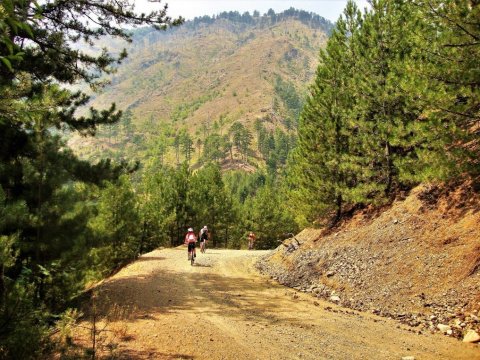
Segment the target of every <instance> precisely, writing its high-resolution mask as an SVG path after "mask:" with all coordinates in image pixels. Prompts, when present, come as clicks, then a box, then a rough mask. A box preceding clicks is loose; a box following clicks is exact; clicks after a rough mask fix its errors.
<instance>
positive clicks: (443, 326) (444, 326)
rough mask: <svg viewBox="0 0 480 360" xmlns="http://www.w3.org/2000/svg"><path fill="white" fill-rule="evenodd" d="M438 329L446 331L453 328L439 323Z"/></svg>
mask: <svg viewBox="0 0 480 360" xmlns="http://www.w3.org/2000/svg"><path fill="white" fill-rule="evenodd" d="M437 329H438V330H440V331H441V332H442V333H446V332H447V331H448V330H452V328H451V327H450V326H448V325H445V324H438V325H437Z"/></svg>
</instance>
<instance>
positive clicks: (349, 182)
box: [289, 2, 365, 222]
mask: <svg viewBox="0 0 480 360" xmlns="http://www.w3.org/2000/svg"><path fill="white" fill-rule="evenodd" d="M344 14H345V20H344V19H343V18H340V19H339V21H338V22H337V27H336V29H335V30H334V31H333V33H332V36H331V38H330V39H329V41H328V43H327V47H326V49H325V50H322V51H321V53H320V65H319V67H318V69H317V75H316V78H315V82H314V84H313V85H312V86H311V89H310V95H309V96H308V98H307V100H306V104H305V106H304V108H303V110H302V113H301V116H300V125H299V139H298V147H297V149H296V151H295V153H294V154H293V155H292V157H291V161H290V164H291V165H290V170H289V173H290V177H289V179H290V181H291V183H292V186H293V188H292V194H293V198H294V199H295V202H296V203H297V204H299V203H300V204H309V205H308V207H309V209H303V212H306V215H307V217H309V216H318V215H319V214H322V213H323V214H324V216H325V215H327V216H328V214H329V213H330V211H332V210H334V211H335V217H334V222H336V221H338V220H339V218H340V215H341V212H342V206H343V204H344V203H345V202H347V203H348V202H353V200H354V199H353V197H355V198H357V199H356V200H358V198H359V195H358V193H359V192H360V193H363V192H365V189H363V191H358V190H359V186H360V184H361V181H360V180H359V179H358V178H359V177H360V176H361V175H360V172H359V167H360V165H359V164H358V163H357V160H358V157H357V156H355V155H356V154H357V152H358V150H357V149H355V147H356V144H355V139H354V138H353V137H352V135H353V128H354V126H355V123H354V121H352V119H351V114H350V112H349V109H351V108H352V107H353V106H354V104H355V101H356V99H355V97H354V96H353V95H354V94H353V92H352V91H351V87H352V83H351V79H352V76H353V74H354V73H355V71H356V57H357V55H356V54H355V49H354V45H355V44H354V40H353V39H355V38H356V36H357V32H358V29H359V27H360V24H361V20H360V14H359V12H358V10H357V8H356V6H355V5H354V4H353V3H352V2H349V4H348V5H347V8H346V10H345V12H344ZM353 188H356V190H357V191H353Z"/></svg>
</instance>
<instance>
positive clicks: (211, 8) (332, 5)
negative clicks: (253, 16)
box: [135, 0, 367, 22]
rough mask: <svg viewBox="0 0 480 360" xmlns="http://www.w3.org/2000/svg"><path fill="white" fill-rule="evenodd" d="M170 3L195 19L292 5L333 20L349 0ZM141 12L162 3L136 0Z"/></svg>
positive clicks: (360, 0)
mask: <svg viewBox="0 0 480 360" xmlns="http://www.w3.org/2000/svg"><path fill="white" fill-rule="evenodd" d="M355 2H356V3H357V5H358V7H359V8H360V9H363V8H364V7H365V6H367V0H355ZM165 3H167V4H168V7H169V12H168V14H169V15H170V16H172V17H177V16H179V15H181V16H183V17H184V18H186V19H187V20H188V19H193V18H194V17H195V16H202V15H216V14H218V13H220V12H222V11H235V10H237V11H239V12H240V13H243V12H245V11H249V12H250V13H252V12H253V11H254V10H258V11H260V13H261V14H264V13H266V12H267V11H268V9H270V8H272V9H273V10H275V12H282V11H283V10H286V9H288V8H290V7H294V8H296V9H300V10H307V11H311V12H314V13H316V14H318V15H321V16H323V17H324V18H327V19H329V20H330V21H332V22H333V21H336V20H337V19H338V16H339V15H340V13H341V12H342V10H343V8H344V7H345V5H346V3H347V0H256V1H252V0H162V2H161V4H165ZM135 5H136V10H137V11H138V12H140V11H143V12H148V11H149V10H154V9H158V7H159V6H158V4H156V3H151V2H149V1H148V0H135Z"/></svg>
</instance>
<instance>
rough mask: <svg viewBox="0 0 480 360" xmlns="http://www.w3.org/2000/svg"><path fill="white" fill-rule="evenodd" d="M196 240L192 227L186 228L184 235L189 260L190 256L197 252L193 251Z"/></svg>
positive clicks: (195, 255)
mask: <svg viewBox="0 0 480 360" xmlns="http://www.w3.org/2000/svg"><path fill="white" fill-rule="evenodd" d="M196 242H197V237H196V236H195V233H194V232H193V228H188V232H187V234H186V235H185V245H187V246H188V260H190V256H193V257H194V258H196V257H197V253H196V251H195V244H196Z"/></svg>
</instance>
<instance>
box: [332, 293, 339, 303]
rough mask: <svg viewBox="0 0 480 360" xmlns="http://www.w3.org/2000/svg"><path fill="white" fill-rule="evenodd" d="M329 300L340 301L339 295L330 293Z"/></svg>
mask: <svg viewBox="0 0 480 360" xmlns="http://www.w3.org/2000/svg"><path fill="white" fill-rule="evenodd" d="M330 301H333V302H340V297H338V296H337V295H332V296H330Z"/></svg>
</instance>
